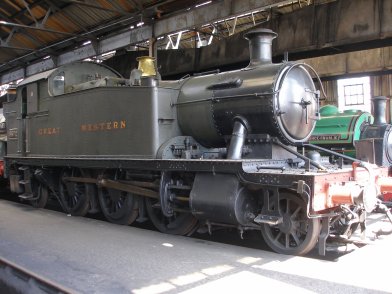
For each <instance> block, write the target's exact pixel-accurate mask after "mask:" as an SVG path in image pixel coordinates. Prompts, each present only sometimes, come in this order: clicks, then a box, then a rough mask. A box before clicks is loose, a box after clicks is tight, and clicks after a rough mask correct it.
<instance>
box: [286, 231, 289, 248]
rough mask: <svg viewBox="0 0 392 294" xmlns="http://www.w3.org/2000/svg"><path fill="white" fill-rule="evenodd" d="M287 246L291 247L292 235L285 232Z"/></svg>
mask: <svg viewBox="0 0 392 294" xmlns="http://www.w3.org/2000/svg"><path fill="white" fill-rule="evenodd" d="M285 241H286V243H285V246H286V248H290V235H289V234H285Z"/></svg>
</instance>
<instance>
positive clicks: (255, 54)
mask: <svg viewBox="0 0 392 294" xmlns="http://www.w3.org/2000/svg"><path fill="white" fill-rule="evenodd" d="M277 36H278V34H277V33H275V32H274V31H272V30H270V29H255V30H251V31H249V32H247V33H245V34H244V38H245V39H247V40H248V41H249V55H250V63H249V65H248V67H255V66H259V65H264V64H271V63H272V40H273V39H275V38H276V37H277Z"/></svg>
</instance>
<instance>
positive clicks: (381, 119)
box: [372, 96, 389, 125]
mask: <svg viewBox="0 0 392 294" xmlns="http://www.w3.org/2000/svg"><path fill="white" fill-rule="evenodd" d="M387 100H389V98H387V97H385V96H376V97H373V98H372V103H373V113H374V123H373V125H385V124H386V123H387V121H386V119H385V111H386V105H387Z"/></svg>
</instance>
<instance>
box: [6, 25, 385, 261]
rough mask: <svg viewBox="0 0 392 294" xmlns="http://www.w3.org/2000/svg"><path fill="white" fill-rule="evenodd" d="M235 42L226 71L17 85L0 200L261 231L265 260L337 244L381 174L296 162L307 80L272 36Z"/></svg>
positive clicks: (99, 70)
mask: <svg viewBox="0 0 392 294" xmlns="http://www.w3.org/2000/svg"><path fill="white" fill-rule="evenodd" d="M245 37H246V38H247V39H248V40H249V42H250V55H251V60H250V64H249V65H248V66H247V67H246V68H244V69H241V70H236V71H231V72H226V73H220V74H209V75H203V76H194V77H187V78H184V79H181V80H178V81H162V80H160V79H159V77H158V76H159V75H158V74H157V73H156V72H155V65H154V64H153V61H152V59H151V58H148V57H145V58H141V60H140V65H139V69H138V70H134V71H132V73H131V78H130V79H125V78H123V77H121V76H120V75H119V74H118V73H116V72H115V71H114V70H112V69H110V68H107V67H106V66H103V65H100V64H94V63H85V62H78V63H74V64H69V65H64V66H61V67H59V68H57V69H54V70H51V71H48V72H45V73H41V74H38V75H35V76H32V77H29V78H27V79H25V80H24V81H23V82H22V83H21V84H20V85H19V86H18V88H17V95H16V99H15V100H13V101H9V102H8V103H7V104H6V105H5V112H4V113H5V116H6V119H7V136H8V149H7V156H6V159H5V160H6V162H5V163H6V174H7V176H8V177H9V179H10V186H11V189H12V191H14V192H16V193H18V194H20V195H19V197H20V198H21V199H24V200H26V201H29V202H31V203H32V205H34V206H36V207H43V206H44V205H45V204H46V201H47V199H48V197H55V198H57V200H58V201H59V203H60V204H61V205H62V207H63V209H64V211H66V212H67V213H70V214H72V215H85V214H86V213H88V212H90V213H93V212H96V211H98V210H101V211H102V212H103V214H104V215H105V216H106V218H107V219H108V220H109V221H111V222H113V223H118V224H131V223H132V222H134V221H135V220H142V219H145V216H148V217H149V219H150V220H151V222H152V223H153V224H154V225H155V226H156V227H157V228H158V229H159V230H160V231H162V232H166V233H172V234H181V235H188V234H191V233H192V232H194V231H195V229H196V228H197V227H198V226H206V227H207V228H208V230H209V231H210V232H211V231H213V229H214V228H215V227H218V226H225V227H227V226H230V227H235V228H238V230H239V231H240V232H241V233H242V232H244V231H246V230H259V231H261V233H262V236H263V238H264V239H265V241H266V242H267V244H268V245H269V246H270V247H271V248H272V249H273V250H275V251H277V252H280V253H284V254H296V255H301V254H306V253H307V252H309V251H310V250H312V249H313V248H314V247H315V245H316V243H317V242H318V244H319V251H320V253H321V254H323V253H324V252H325V246H326V239H327V237H328V236H329V235H330V234H331V233H332V234H346V235H349V234H350V233H351V232H352V231H353V230H354V229H355V228H356V226H357V225H358V224H361V223H363V222H364V215H365V211H371V210H372V209H373V207H374V205H375V202H376V196H377V195H378V194H379V193H380V189H383V190H384V191H385V190H387V189H389V188H390V187H391V186H392V185H391V184H390V183H391V180H390V178H388V170H387V169H386V168H380V167H377V166H375V165H370V164H366V163H364V162H360V161H356V162H354V163H353V165H352V166H351V165H350V166H348V167H341V168H337V167H332V166H328V165H324V164H322V163H320V162H316V161H314V160H312V159H309V158H308V157H306V156H305V155H304V154H303V153H301V152H298V151H297V149H299V150H301V149H302V147H303V145H304V142H306V140H307V139H308V138H309V136H310V135H311V133H312V131H313V128H314V125H315V121H316V120H317V119H318V116H319V115H318V111H319V109H318V98H319V94H318V93H319V92H318V91H317V90H316V87H315V85H314V83H313V79H312V76H311V73H313V72H314V71H313V70H312V69H311V68H310V67H309V66H307V65H306V64H303V63H292V62H284V63H280V64H273V63H272V62H271V44H272V40H273V39H274V38H275V37H276V34H275V33H274V32H272V31H270V30H265V29H258V30H253V31H250V32H248V33H246V35H245ZM309 69H310V70H309ZM306 147H308V146H306Z"/></svg>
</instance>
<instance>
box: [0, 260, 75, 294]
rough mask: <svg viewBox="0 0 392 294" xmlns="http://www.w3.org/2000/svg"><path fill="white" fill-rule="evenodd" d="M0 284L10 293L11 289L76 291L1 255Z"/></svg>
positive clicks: (18, 291) (19, 290)
mask: <svg viewBox="0 0 392 294" xmlns="http://www.w3.org/2000/svg"><path fill="white" fill-rule="evenodd" d="M1 284H3V285H5V286H6V287H8V288H9V291H10V293H12V292H11V291H12V290H14V291H15V293H58V294H68V293H76V291H74V290H71V289H68V288H66V287H64V286H61V285H59V284H58V283H56V282H53V281H51V280H49V279H47V278H44V277H42V276H40V275H38V274H36V273H34V272H32V271H30V270H28V269H26V268H24V267H22V266H20V265H17V264H15V263H13V262H11V261H9V260H7V259H5V258H2V257H0V285H1Z"/></svg>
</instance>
